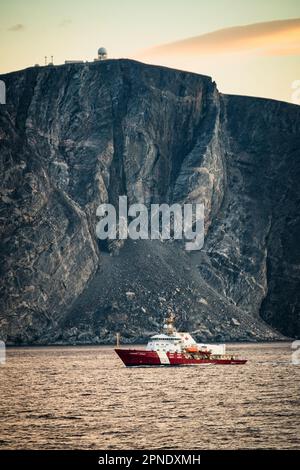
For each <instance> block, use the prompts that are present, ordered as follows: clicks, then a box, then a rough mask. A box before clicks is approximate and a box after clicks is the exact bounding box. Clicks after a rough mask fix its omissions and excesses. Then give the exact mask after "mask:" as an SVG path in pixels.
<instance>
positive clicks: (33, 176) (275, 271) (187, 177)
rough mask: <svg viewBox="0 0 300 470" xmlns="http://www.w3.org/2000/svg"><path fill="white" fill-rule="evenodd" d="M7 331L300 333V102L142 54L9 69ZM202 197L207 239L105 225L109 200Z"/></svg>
mask: <svg viewBox="0 0 300 470" xmlns="http://www.w3.org/2000/svg"><path fill="white" fill-rule="evenodd" d="M0 78H1V79H2V80H4V81H5V82H6V87H7V104H6V105H1V107H0V154H1V264H0V266H1V280H2V282H1V299H2V300H1V312H0V331H1V339H4V340H6V341H7V342H8V343H11V344H12V343H14V344H49V343H90V342H94V343H101V342H111V341H113V338H114V334H115V332H116V331H120V332H121V334H122V335H123V341H128V342H130V341H132V340H133V339H136V340H137V341H141V340H143V338H145V336H147V335H148V334H151V333H152V332H154V331H157V329H158V328H159V327H160V325H161V322H162V319H163V316H164V314H165V313H166V311H167V309H168V308H170V307H171V308H172V309H173V310H175V313H176V314H177V318H178V324H179V326H180V327H181V328H188V329H189V330H190V331H193V332H194V335H195V336H196V337H197V338H198V339H199V340H211V341H212V340H214V341H215V340H217V341H223V340H227V341H228V340H272V339H279V338H283V336H282V335H286V336H293V337H297V336H299V335H300V320H299V317H300V315H299V308H300V297H299V292H300V245H299V232H300V184H299V181H300V154H299V148H300V107H299V106H296V105H291V104H287V103H281V102H276V101H271V100H265V99H257V98H250V97H240V96H224V95H221V94H220V93H219V92H218V90H217V88H216V85H215V83H214V82H212V80H211V79H210V78H209V77H206V76H201V75H196V74H192V73H187V72H182V71H177V70H171V69H167V68H163V67H156V66H150V65H144V64H141V63H138V62H134V61H129V60H107V61H103V62H101V63H89V64H72V65H63V66H55V67H40V68H38V67H36V68H30V69H27V70H23V71H20V72H15V73H11V74H7V75H3V76H1V77H0ZM119 195H127V196H128V198H129V203H133V202H143V203H145V204H148V205H149V204H151V203H157V202H160V203H161V202H168V203H173V202H180V203H184V202H202V203H204V204H205V229H206V237H205V245H204V248H203V249H202V250H201V251H198V252H192V253H191V252H190V253H188V252H186V251H184V250H183V247H182V245H181V244H180V243H179V242H172V241H165V242H162V241H146V240H138V241H132V240H128V241H126V242H125V243H124V245H122V246H119V247H117V248H118V249H116V246H114V244H106V245H105V244H104V243H103V242H101V243H99V242H98V241H97V238H96V236H95V227H96V222H97V219H96V208H97V206H98V205H99V204H100V203H103V202H111V203H113V204H116V203H117V201H118V196H119Z"/></svg>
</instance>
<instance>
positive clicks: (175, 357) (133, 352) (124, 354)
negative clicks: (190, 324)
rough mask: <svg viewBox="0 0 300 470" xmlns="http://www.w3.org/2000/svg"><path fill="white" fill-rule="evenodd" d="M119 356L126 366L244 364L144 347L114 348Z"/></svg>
mask: <svg viewBox="0 0 300 470" xmlns="http://www.w3.org/2000/svg"><path fill="white" fill-rule="evenodd" d="M115 352H116V353H117V354H118V356H119V358H120V359H121V360H122V361H123V363H124V364H125V366H126V367H146V366H152V367H155V366H156V367H157V366H188V365H210V364H220V365H221V364H222V365H229V364H235V365H238V364H245V363H246V362H247V360H246V359H236V358H223V359H222V358H220V359H219V358H217V359H216V358H199V357H193V356H192V355H188V354H182V353H170V352H167V353H158V352H156V351H147V350H145V349H115Z"/></svg>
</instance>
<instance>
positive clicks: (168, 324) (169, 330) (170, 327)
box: [164, 310, 176, 335]
mask: <svg viewBox="0 0 300 470" xmlns="http://www.w3.org/2000/svg"><path fill="white" fill-rule="evenodd" d="M174 320H175V315H174V313H173V312H172V310H169V314H168V316H167V318H166V319H165V324H164V330H165V333H166V334H167V335H172V334H173V333H174V332H175V331H176V328H175V326H174Z"/></svg>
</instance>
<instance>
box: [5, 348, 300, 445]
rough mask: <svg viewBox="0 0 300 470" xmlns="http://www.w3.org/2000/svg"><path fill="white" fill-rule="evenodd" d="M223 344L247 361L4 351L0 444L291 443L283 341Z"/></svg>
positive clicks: (296, 440)
mask: <svg viewBox="0 0 300 470" xmlns="http://www.w3.org/2000/svg"><path fill="white" fill-rule="evenodd" d="M229 349H230V350H233V351H235V352H236V351H239V352H240V353H241V354H242V355H243V356H246V357H248V359H249V363H248V364H247V365H245V366H217V365H213V366H206V367H203V366H202V367H201V366H200V367H199V366H198V367H197V366H196V367H186V368H137V369H126V368H125V367H123V365H122V363H121V362H120V360H119V359H118V357H117V356H116V355H115V353H114V352H113V350H112V349H111V348H103V347H82V348H81V347H74V348H71V347H70V348H60V347H57V348H36V349H34V348H32V349H11V350H9V351H8V357H7V363H6V365H2V366H0V377H1V381H0V394H1V395H0V448H3V449H74V448H80V449H100V448H101V449H147V448H157V449H158V448H159V449H163V448H167V449H181V448H185V449H204V448H207V449H215V448H225V449H228V448H229V449H236V448H276V449H299V447H300V429H299V425H300V414H299V391H300V366H296V365H292V363H291V348H290V344H288V343H285V344H272V345H270V344H267V345H266V344H259V345H235V346H229Z"/></svg>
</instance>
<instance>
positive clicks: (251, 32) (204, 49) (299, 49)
mask: <svg viewBox="0 0 300 470" xmlns="http://www.w3.org/2000/svg"><path fill="white" fill-rule="evenodd" d="M251 51H256V52H258V53H262V54H268V55H286V54H293V55H299V54H300V18H296V19H292V20H280V21H269V22H265V23H255V24H250V25H245V26H235V27H232V28H226V29H220V30H217V31H213V32H212V33H207V34H203V35H201V36H195V37H192V38H188V39H183V40H180V41H176V42H172V43H169V44H163V45H160V46H157V47H153V48H151V49H148V50H146V51H143V52H142V53H141V56H143V57H149V56H151V57H161V56H175V55H176V56H199V55H207V54H209V55H211V54H226V53H240V52H251Z"/></svg>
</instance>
